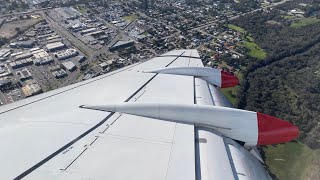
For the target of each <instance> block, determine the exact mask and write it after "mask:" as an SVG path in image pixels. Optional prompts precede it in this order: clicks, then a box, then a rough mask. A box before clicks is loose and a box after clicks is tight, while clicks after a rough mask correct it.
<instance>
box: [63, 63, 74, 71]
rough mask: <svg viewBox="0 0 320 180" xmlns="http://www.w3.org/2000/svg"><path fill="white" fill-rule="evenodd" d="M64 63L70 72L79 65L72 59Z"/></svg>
mask: <svg viewBox="0 0 320 180" xmlns="http://www.w3.org/2000/svg"><path fill="white" fill-rule="evenodd" d="M62 65H63V66H64V67H65V69H67V70H68V71H70V72H72V71H74V70H76V69H77V66H76V65H75V64H74V63H73V62H72V61H67V62H63V63H62Z"/></svg>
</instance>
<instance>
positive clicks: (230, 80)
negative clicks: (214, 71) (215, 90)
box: [221, 71, 239, 88]
mask: <svg viewBox="0 0 320 180" xmlns="http://www.w3.org/2000/svg"><path fill="white" fill-rule="evenodd" d="M238 84H239V79H238V78H237V76H235V75H233V74H232V73H230V72H226V71H221V88H228V87H233V86H236V85H238Z"/></svg>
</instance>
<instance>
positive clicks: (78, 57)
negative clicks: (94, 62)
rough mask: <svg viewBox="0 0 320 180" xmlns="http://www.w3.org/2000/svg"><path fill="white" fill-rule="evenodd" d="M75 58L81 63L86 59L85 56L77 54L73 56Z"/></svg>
mask: <svg viewBox="0 0 320 180" xmlns="http://www.w3.org/2000/svg"><path fill="white" fill-rule="evenodd" d="M75 60H76V61H77V62H79V63H83V62H84V61H85V60H86V57H85V56H77V57H75Z"/></svg>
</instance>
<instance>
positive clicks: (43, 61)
mask: <svg viewBox="0 0 320 180" xmlns="http://www.w3.org/2000/svg"><path fill="white" fill-rule="evenodd" d="M53 61H54V60H53V58H52V57H51V56H47V57H43V58H37V59H35V60H34V64H35V65H37V66H40V65H46V64H50V63H52V62H53Z"/></svg>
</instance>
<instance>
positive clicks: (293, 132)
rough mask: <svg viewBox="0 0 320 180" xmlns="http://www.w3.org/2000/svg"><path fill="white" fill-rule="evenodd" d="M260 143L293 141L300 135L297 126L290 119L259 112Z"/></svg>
mask: <svg viewBox="0 0 320 180" xmlns="http://www.w3.org/2000/svg"><path fill="white" fill-rule="evenodd" d="M257 119H258V143H257V144H258V145H270V144H279V143H285V142H289V141H292V140H294V139H296V138H297V137H298V136H299V129H298V127H297V126H295V125H293V124H291V123H290V122H288V121H285V120H282V119H279V118H276V117H273V116H270V115H266V114H262V113H257Z"/></svg>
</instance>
